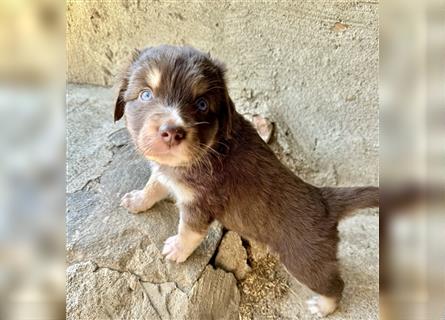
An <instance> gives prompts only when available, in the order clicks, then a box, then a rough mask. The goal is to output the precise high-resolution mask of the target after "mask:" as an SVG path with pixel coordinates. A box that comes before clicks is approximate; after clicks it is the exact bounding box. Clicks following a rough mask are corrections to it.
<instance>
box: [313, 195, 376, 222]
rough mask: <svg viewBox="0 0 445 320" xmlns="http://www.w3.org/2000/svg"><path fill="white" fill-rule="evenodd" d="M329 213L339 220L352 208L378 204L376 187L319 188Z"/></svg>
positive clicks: (371, 206)
mask: <svg viewBox="0 0 445 320" xmlns="http://www.w3.org/2000/svg"><path fill="white" fill-rule="evenodd" d="M320 192H321V195H322V197H323V198H324V200H325V201H326V204H327V207H328V209H329V213H330V214H331V215H335V216H337V219H338V220H340V219H342V218H344V217H345V216H347V215H348V214H349V213H351V212H352V211H354V210H357V209H365V208H373V207H378V206H379V198H380V192H379V188H378V187H355V188H329V187H327V188H320Z"/></svg>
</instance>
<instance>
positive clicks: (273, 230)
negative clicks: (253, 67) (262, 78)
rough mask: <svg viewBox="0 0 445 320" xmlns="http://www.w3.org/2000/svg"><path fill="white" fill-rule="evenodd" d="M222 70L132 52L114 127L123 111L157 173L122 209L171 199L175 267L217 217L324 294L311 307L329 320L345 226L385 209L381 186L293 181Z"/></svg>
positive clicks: (176, 56) (197, 61)
mask: <svg viewBox="0 0 445 320" xmlns="http://www.w3.org/2000/svg"><path fill="white" fill-rule="evenodd" d="M224 72H225V70H224V67H223V66H222V64H221V63H220V62H218V61H216V60H214V59H212V58H210V56H209V55H207V54H204V53H202V52H200V51H198V50H195V49H193V48H190V47H173V46H160V47H155V48H147V49H144V50H142V51H141V52H137V53H135V55H134V56H133V58H132V61H131V63H130V65H129V67H128V69H127V70H126V72H125V73H124V75H123V78H122V82H121V84H120V90H119V96H118V98H117V101H116V107H115V120H119V119H120V118H121V117H122V116H123V115H124V113H125V116H126V117H125V119H126V125H127V128H128V131H129V132H130V135H131V137H132V139H133V141H134V144H135V145H136V148H137V149H138V150H139V152H140V153H141V154H142V155H144V156H145V157H146V158H147V159H149V160H151V163H152V175H151V177H150V179H149V181H148V183H147V185H146V186H145V188H144V189H142V190H135V191H132V192H130V193H128V194H126V195H125V196H124V197H123V199H122V205H123V206H124V207H125V208H127V209H128V210H129V211H131V212H135V213H136V212H142V211H146V210H148V209H149V208H151V207H152V206H153V205H154V204H155V203H156V202H158V201H160V200H162V199H164V198H165V197H167V196H168V195H169V194H170V195H173V196H174V198H175V199H176V203H177V206H178V208H179V211H180V223H179V227H178V234H177V235H174V236H172V237H170V238H168V239H167V240H166V242H165V246H164V249H163V254H164V255H165V256H166V258H167V259H169V260H172V261H175V262H183V261H185V260H186V259H187V257H189V256H190V255H191V254H192V253H193V251H194V250H195V249H196V248H197V247H198V246H199V244H200V243H201V241H202V240H203V239H204V237H205V235H206V232H207V229H208V227H209V225H210V224H211V223H212V221H214V220H218V221H220V222H221V223H222V224H223V225H224V226H225V227H226V228H227V229H229V230H234V231H236V232H238V233H239V234H240V235H241V236H242V237H244V238H247V239H251V240H256V241H259V242H262V243H265V244H267V245H268V247H269V248H270V249H271V250H273V251H274V252H276V253H277V254H278V255H279V257H280V259H281V261H282V263H283V264H284V265H285V266H286V268H287V270H288V271H289V272H290V273H291V274H292V275H293V276H295V277H296V278H297V279H298V280H299V281H300V282H302V283H304V284H305V285H307V286H308V287H309V288H310V289H312V290H313V291H315V292H316V293H318V295H317V297H315V298H314V299H312V300H310V301H308V304H309V310H310V311H311V312H312V313H315V314H318V315H321V316H325V315H327V314H329V313H331V312H333V311H334V310H335V309H336V307H337V303H338V301H339V300H340V298H341V295H342V291H343V287H344V283H343V280H342V279H341V277H340V273H339V269H338V262H337V243H338V241H339V238H338V232H337V225H338V221H339V220H340V218H341V217H343V216H344V215H346V214H347V213H348V212H350V211H352V210H354V209H360V208H366V207H372V206H378V203H379V200H378V198H379V195H378V189H377V188H375V187H365V188H317V187H315V186H312V185H310V184H308V183H306V182H304V181H303V180H301V179H300V178H298V177H297V176H295V175H294V174H293V173H292V172H291V171H290V170H289V169H288V168H286V167H285V166H284V165H283V164H281V163H280V161H279V160H278V159H277V158H276V156H275V155H274V153H273V152H272V151H271V150H270V149H269V147H268V146H267V145H266V144H265V143H264V142H263V140H262V139H261V138H260V137H259V136H258V134H257V132H256V131H255V129H254V128H253V127H252V125H251V124H250V123H249V122H248V121H246V120H245V119H244V118H243V117H242V116H241V115H240V114H239V113H237V112H236V110H235V107H234V104H233V102H232V100H231V99H230V97H229V94H228V92H227V87H226V83H225V80H224Z"/></svg>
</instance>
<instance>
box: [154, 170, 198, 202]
mask: <svg viewBox="0 0 445 320" xmlns="http://www.w3.org/2000/svg"><path fill="white" fill-rule="evenodd" d="M158 181H159V182H160V183H162V184H163V185H164V186H165V187H167V189H168V190H169V191H170V193H171V194H172V195H173V196H174V197H175V199H176V202H177V203H188V202H192V201H193V199H194V198H195V195H194V192H193V190H192V189H191V188H189V187H188V186H186V185H185V184H183V183H180V182H178V181H176V180H174V179H172V178H170V177H168V176H165V175H163V174H159V175H158Z"/></svg>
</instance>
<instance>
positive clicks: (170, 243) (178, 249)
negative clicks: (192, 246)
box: [162, 235, 193, 263]
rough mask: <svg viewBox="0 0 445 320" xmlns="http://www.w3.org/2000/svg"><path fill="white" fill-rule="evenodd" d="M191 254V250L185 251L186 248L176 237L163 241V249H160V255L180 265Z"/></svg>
mask: <svg viewBox="0 0 445 320" xmlns="http://www.w3.org/2000/svg"><path fill="white" fill-rule="evenodd" d="M192 252H193V250H192V251H191V252H190V250H187V248H186V246H185V245H184V244H182V243H181V241H179V237H178V235H175V236H173V237H170V238H168V239H167V240H165V242H164V248H163V249H162V254H163V255H164V256H165V258H167V259H168V260H171V261H174V262H176V263H181V262H184V261H185V260H187V258H188V257H189V256H190V255H191V254H192Z"/></svg>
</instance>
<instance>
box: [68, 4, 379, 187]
mask: <svg viewBox="0 0 445 320" xmlns="http://www.w3.org/2000/svg"><path fill="white" fill-rule="evenodd" d="M336 22H342V23H343V25H339V24H337V25H336ZM67 24H68V26H67V58H68V64H69V71H68V81H70V82H75V83H89V84H98V85H106V86H108V85H111V84H113V75H114V74H116V72H117V71H118V70H119V67H120V65H121V64H122V62H123V61H125V60H126V59H127V57H128V54H129V52H130V51H131V50H132V49H133V48H142V47H144V46H151V45H156V44H162V43H170V44H188V45H192V46H195V47H197V48H200V49H202V50H204V51H209V52H211V54H212V55H213V56H215V57H218V58H220V60H223V61H224V62H225V63H226V64H227V67H228V70H229V72H228V79H229V88H230V92H231V95H232V98H233V99H234V101H235V104H236V105H237V108H238V110H239V111H241V112H249V113H261V114H263V115H266V116H267V117H269V118H270V119H271V120H272V121H274V122H275V123H276V125H277V132H276V133H277V137H278V139H277V142H278V145H279V146H280V148H281V150H282V151H283V153H284V154H286V155H288V157H286V159H287V160H286V161H287V163H288V164H290V165H291V166H292V167H293V169H295V170H296V171H297V172H298V173H299V174H301V175H302V177H304V178H306V179H308V180H309V181H312V182H314V183H318V184H340V185H348V184H365V183H376V182H377V180H378V90H377V89H378V3H373V2H366V3H357V2H356V1H351V2H349V1H314V2H308V1H287V2H280V3H270V2H268V3H260V2H253V1H251V2H248V1H245V2H236V1H228V2H223V1H218V2H217V1H214V2H213V1H212V2H211V1H207V2H184V1H170V2H166V1H156V2H153V3H146V2H145V1H120V2H119V1H107V2H96V1H92V2H87V1H84V2H69V3H68V11H67ZM345 25H346V26H345ZM110 109H112V106H111V105H110ZM111 112H112V110H110V113H111Z"/></svg>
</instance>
